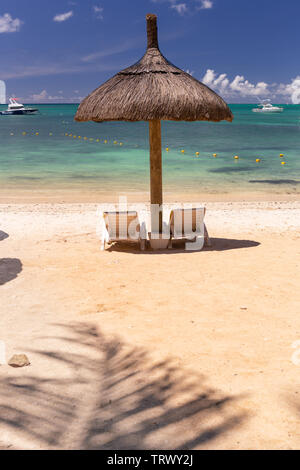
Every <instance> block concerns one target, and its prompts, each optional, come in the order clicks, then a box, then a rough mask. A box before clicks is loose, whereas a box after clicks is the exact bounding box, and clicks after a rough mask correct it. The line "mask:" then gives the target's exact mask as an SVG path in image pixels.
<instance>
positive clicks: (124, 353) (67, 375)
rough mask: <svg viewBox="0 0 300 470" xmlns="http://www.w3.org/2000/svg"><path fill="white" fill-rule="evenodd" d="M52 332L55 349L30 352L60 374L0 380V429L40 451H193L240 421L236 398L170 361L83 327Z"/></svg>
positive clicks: (234, 426)
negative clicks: (60, 372) (55, 335)
mask: <svg viewBox="0 0 300 470" xmlns="http://www.w3.org/2000/svg"><path fill="white" fill-rule="evenodd" d="M59 327H60V328H61V332H62V335H61V336H60V338H59V343H60V346H58V347H57V348H52V349H49V350H37V351H35V352H33V351H32V354H33V353H35V354H36V355H38V356H35V357H40V359H42V360H43V361H44V363H45V365H46V366H47V368H48V370H55V371H58V370H61V368H63V370H64V371H65V372H64V373H63V374H57V375H55V376H54V377H53V375H52V378H46V377H45V374H43V375H42V377H43V378H42V377H41V376H37V375H34V374H33V373H32V374H31V375H27V374H26V375H24V376H13V377H10V378H3V379H2V380H1V381H0V384H1V386H0V425H1V428H2V429H3V430H4V431H5V430H7V431H9V432H10V433H11V432H13V433H16V435H17V436H18V437H19V438H20V436H21V437H23V438H24V439H26V440H27V442H28V440H29V441H30V442H33V443H35V444H36V445H37V446H39V447H42V448H65V449H67V448H68V449H70V448H74V449H118V450H121V449H127V450H128V449H130V450H133V449H153V448H156V449H159V448H161V449H192V448H201V446H203V445H205V444H207V443H209V442H212V441H213V440H215V439H217V438H220V437H222V436H224V435H225V434H226V433H229V432H230V431H231V430H232V429H234V428H237V427H239V426H241V425H242V423H243V421H244V420H245V418H246V414H245V413H244V412H237V411H236V408H234V406H235V404H236V403H237V401H238V400H239V398H240V397H234V396H228V395H226V394H224V393H222V392H221V391H219V390H214V389H213V388H211V387H210V386H209V385H207V379H206V378H205V377H204V376H203V375H202V374H198V373H197V372H195V371H186V370H183V369H181V368H179V367H178V366H177V365H176V363H175V362H174V360H173V359H170V358H167V359H164V360H161V361H154V360H153V359H151V357H150V356H149V354H148V353H147V351H145V350H144V349H142V348H140V347H137V346H131V345H129V344H126V343H124V342H122V341H121V340H120V339H119V338H117V337H115V338H111V337H106V336H104V335H103V334H102V333H99V331H98V330H97V329H96V328H95V327H94V326H92V325H89V324H82V323H80V324H79V323H76V324H73V325H59ZM48 340H49V338H48ZM55 341H57V337H56V338H55Z"/></svg>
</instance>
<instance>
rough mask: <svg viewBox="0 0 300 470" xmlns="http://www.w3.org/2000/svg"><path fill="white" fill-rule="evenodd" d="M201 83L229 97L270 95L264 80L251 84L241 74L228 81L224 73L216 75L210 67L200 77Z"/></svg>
mask: <svg viewBox="0 0 300 470" xmlns="http://www.w3.org/2000/svg"><path fill="white" fill-rule="evenodd" d="M202 81H203V83H204V84H205V85H207V86H209V87H210V88H213V89H214V90H216V91H218V92H219V93H221V94H223V95H224V96H227V97H229V98H234V97H237V96H239V97H243V98H246V97H253V96H256V97H259V96H262V97H265V96H269V95H270V90H269V85H268V84H267V83H265V82H258V83H256V84H253V83H251V82H249V80H246V79H245V77H243V75H236V77H235V78H234V79H233V80H232V81H231V82H230V80H229V79H228V77H227V74H226V73H222V74H220V75H217V74H216V72H215V71H214V70H212V69H208V70H207V71H206V73H205V75H204V77H203V79H202Z"/></svg>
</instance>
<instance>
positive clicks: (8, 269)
mask: <svg viewBox="0 0 300 470" xmlns="http://www.w3.org/2000/svg"><path fill="white" fill-rule="evenodd" d="M21 271H22V263H21V261H20V260H19V259H18V258H0V286H3V285H4V284H6V283H7V282H9V281H12V280H13V279H15V278H16V277H18V274H20V272H21Z"/></svg>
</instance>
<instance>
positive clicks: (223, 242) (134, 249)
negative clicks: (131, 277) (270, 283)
mask: <svg viewBox="0 0 300 470" xmlns="http://www.w3.org/2000/svg"><path fill="white" fill-rule="evenodd" d="M210 240H211V243H212V246H211V247H204V248H203V250H202V251H226V250H236V249H239V248H254V247H256V246H259V245H260V243H259V242H256V241H254V240H237V239H234V238H211V239H210ZM106 251H117V252H124V253H125V252H126V253H132V254H140V255H141V254H143V255H162V254H168V255H172V254H175V253H176V254H178V253H190V254H192V253H197V252H198V251H197V250H195V251H193V250H185V241H184V240H175V241H173V248H172V249H171V250H168V249H167V250H160V251H153V250H151V248H149V246H148V247H147V249H146V250H145V251H141V250H140V247H139V244H138V243H136V242H127V241H123V242H114V243H112V244H111V245H110V246H109V247H108V248H106Z"/></svg>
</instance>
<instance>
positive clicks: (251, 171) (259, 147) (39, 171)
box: [0, 105, 300, 195]
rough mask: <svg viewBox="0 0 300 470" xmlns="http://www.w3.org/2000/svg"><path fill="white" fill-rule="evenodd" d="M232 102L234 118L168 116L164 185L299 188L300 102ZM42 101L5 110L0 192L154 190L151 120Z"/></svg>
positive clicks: (225, 188)
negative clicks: (20, 112) (92, 118)
mask: <svg viewBox="0 0 300 470" xmlns="http://www.w3.org/2000/svg"><path fill="white" fill-rule="evenodd" d="M230 107H231V109H232V111H233V113H234V121H233V123H227V122H222V123H206V122H194V123H189V122H163V123H162V139H163V178H164V190H166V191H180V192H199V193H204V192H207V193H215V192H218V193H224V192H232V191H238V192H240V191H245V192H251V191H258V190H259V191H261V190H264V191H269V192H273V193H274V192H275V193H276V192H285V193H298V192H299V193H300V106H299V105H285V106H284V108H285V109H284V112H283V113H281V114H273V115H264V114H256V113H253V112H251V109H252V108H253V105H231V106H230ZM38 108H39V110H40V114H38V115H34V116H0V139H1V140H0V142H1V146H0V188H1V191H2V195H3V192H5V190H6V189H14V188H26V189H34V190H43V189H55V188H60V189H64V190H68V189H70V190H71V189H72V190H74V189H75V190H77V189H78V190H80V189H85V190H91V191H95V190H96V191H99V190H100V191H102V190H103V191H120V192H121V191H122V192H126V191H148V190H149V150H148V126H147V123H144V122H141V123H125V122H124V123H122V122H120V123H102V124H96V123H76V122H74V120H73V117H74V115H75V112H76V109H77V105H38ZM0 109H5V106H0ZM23 133H26V134H24V135H23ZM36 133H38V135H36ZM50 134H51V135H50ZM65 134H68V135H69V134H72V137H70V136H66V135H65ZM74 135H76V138H74V137H73V136H74ZM78 136H81V139H78ZM84 137H87V139H88V140H84ZM90 139H94V140H90ZM96 139H100V142H96ZM104 140H107V141H108V143H107V144H105V143H104ZM114 141H117V142H118V144H114V143H113V142H114ZM120 142H122V143H123V146H120V145H119V143H120ZM166 147H169V149H170V150H169V152H166V151H165V148H166ZM182 149H184V150H185V153H184V154H183V153H181V150H182ZM195 152H199V153H200V155H199V157H196V156H195ZM214 153H217V157H216V158H214V157H213V156H212V155H213V154H214ZM280 153H283V154H284V158H280V157H279V154H280ZM235 155H238V156H239V160H234V158H233V157H234V156H235ZM257 158H260V159H261V162H260V163H256V161H255V160H256V159H257ZM282 160H284V161H285V162H286V164H285V165H281V161H282Z"/></svg>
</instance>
